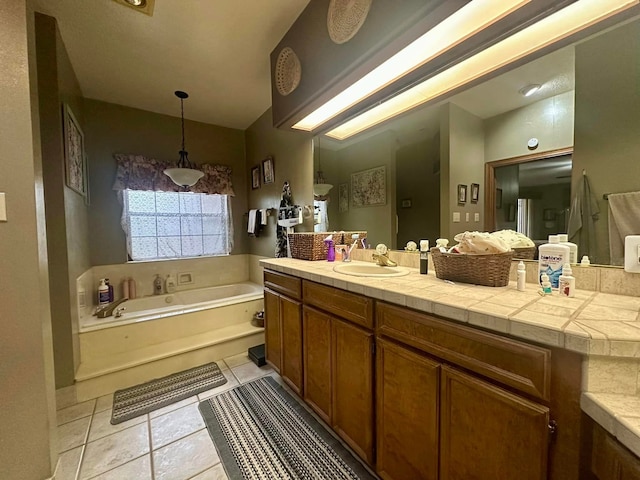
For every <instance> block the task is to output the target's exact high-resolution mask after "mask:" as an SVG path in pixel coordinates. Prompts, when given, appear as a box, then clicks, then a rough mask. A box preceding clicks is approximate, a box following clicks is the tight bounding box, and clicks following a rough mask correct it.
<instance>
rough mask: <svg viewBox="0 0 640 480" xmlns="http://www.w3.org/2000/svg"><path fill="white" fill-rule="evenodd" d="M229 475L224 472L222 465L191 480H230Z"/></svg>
mask: <svg viewBox="0 0 640 480" xmlns="http://www.w3.org/2000/svg"><path fill="white" fill-rule="evenodd" d="M228 478H229V477H228V476H227V473H226V472H225V471H224V467H223V466H222V464H221V463H219V464H218V465H216V466H215V467H213V468H210V469H209V470H207V471H205V472H202V473H201V474H200V475H196V476H195V477H193V478H192V479H191V480H228Z"/></svg>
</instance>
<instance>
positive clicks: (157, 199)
mask: <svg viewBox="0 0 640 480" xmlns="http://www.w3.org/2000/svg"><path fill="white" fill-rule="evenodd" d="M122 201H123V202H122V203H123V211H122V228H123V229H124V231H125V234H126V236H127V250H128V252H129V257H130V259H131V260H156V259H168V258H184V257H200V256H205V255H227V254H229V253H230V252H231V249H232V247H233V227H232V223H231V207H230V199H229V197H228V195H207V194H204V193H191V192H154V191H139V190H124V191H123V192H122Z"/></svg>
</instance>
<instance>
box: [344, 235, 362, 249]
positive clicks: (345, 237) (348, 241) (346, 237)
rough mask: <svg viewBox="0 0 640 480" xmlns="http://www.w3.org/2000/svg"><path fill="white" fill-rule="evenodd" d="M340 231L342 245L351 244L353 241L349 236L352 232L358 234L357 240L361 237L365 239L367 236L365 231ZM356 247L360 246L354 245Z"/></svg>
mask: <svg viewBox="0 0 640 480" xmlns="http://www.w3.org/2000/svg"><path fill="white" fill-rule="evenodd" d="M341 233H342V244H343V245H351V244H352V243H353V238H352V237H351V236H352V235H353V234H354V233H357V234H358V235H359V237H358V242H359V241H360V240H362V239H363V238H364V239H366V238H367V232H355V231H354V232H341ZM360 246H362V244H360ZM356 248H360V247H356Z"/></svg>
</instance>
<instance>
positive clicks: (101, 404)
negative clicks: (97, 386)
mask: <svg viewBox="0 0 640 480" xmlns="http://www.w3.org/2000/svg"><path fill="white" fill-rule="evenodd" d="M110 408H113V393H110V394H109V395H104V396H102V397H98V400H97V402H96V413H98V412H104V411H105V410H109V409H110Z"/></svg>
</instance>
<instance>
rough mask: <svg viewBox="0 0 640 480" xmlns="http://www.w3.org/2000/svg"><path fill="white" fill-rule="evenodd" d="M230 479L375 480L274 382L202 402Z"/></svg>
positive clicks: (257, 383) (265, 380)
mask: <svg viewBox="0 0 640 480" xmlns="http://www.w3.org/2000/svg"><path fill="white" fill-rule="evenodd" d="M199 408H200V413H201V414H202V417H203V418H204V420H205V423H206V424H207V429H208V431H209V435H211V438H212V439H213V442H214V443H215V445H216V447H217V449H218V452H219V453H220V457H221V459H222V462H223V464H224V467H225V470H226V472H227V475H228V476H229V479H231V480H236V479H245V480H262V479H266V478H269V479H276V478H277V479H316V478H317V479H323V480H325V479H326V480H330V479H336V480H337V479H340V480H348V479H349V480H356V479H367V480H370V479H373V478H375V477H373V476H372V475H371V474H370V473H369V472H368V471H367V470H366V469H365V468H364V467H363V466H362V464H361V463H360V462H359V461H358V460H356V459H355V458H354V457H353V456H352V455H351V453H350V452H349V451H348V450H347V449H346V448H345V447H344V446H343V445H342V444H341V443H340V442H339V441H338V440H337V439H336V438H335V437H333V436H332V435H331V434H330V433H329V432H328V431H327V430H326V429H325V428H324V427H323V426H322V425H321V424H320V423H319V422H318V421H317V420H316V419H314V418H313V416H312V415H311V414H310V413H309V412H307V411H306V410H305V409H304V407H302V406H301V405H300V404H299V403H298V402H296V401H295V400H294V399H293V397H291V395H289V393H287V392H286V391H285V390H284V389H283V388H282V387H281V386H280V385H278V384H277V382H276V381H275V380H274V379H273V378H271V377H263V378H260V379H258V380H254V381H253V382H250V383H247V384H244V385H241V386H239V387H236V388H234V389H232V390H229V391H227V392H225V393H221V394H219V395H216V396H215V397H212V398H210V399H207V400H205V401H204V402H200V405H199Z"/></svg>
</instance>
